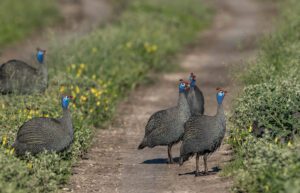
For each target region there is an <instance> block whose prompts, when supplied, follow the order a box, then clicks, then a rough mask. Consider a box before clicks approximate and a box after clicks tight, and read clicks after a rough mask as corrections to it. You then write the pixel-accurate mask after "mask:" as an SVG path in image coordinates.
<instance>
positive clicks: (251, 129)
mask: <svg viewBox="0 0 300 193" xmlns="http://www.w3.org/2000/svg"><path fill="white" fill-rule="evenodd" d="M248 131H249V133H251V132H252V131H253V128H252V125H250V127H249V129H248Z"/></svg>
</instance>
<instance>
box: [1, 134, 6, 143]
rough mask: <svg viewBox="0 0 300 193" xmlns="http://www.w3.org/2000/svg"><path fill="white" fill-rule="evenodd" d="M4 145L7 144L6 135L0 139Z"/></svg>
mask: <svg viewBox="0 0 300 193" xmlns="http://www.w3.org/2000/svg"><path fill="white" fill-rule="evenodd" d="M6 143H7V137H6V135H4V136H3V137H2V145H6Z"/></svg>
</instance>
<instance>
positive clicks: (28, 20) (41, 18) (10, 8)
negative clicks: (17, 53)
mask: <svg viewBox="0 0 300 193" xmlns="http://www.w3.org/2000/svg"><path fill="white" fill-rule="evenodd" d="M57 6H58V5H57V1H41V0H22V1H18V0H1V1H0V25H1V27H0V45H1V46H4V45H7V44H9V43H13V42H16V41H18V40H20V39H22V38H24V37H26V36H27V35H28V34H30V33H31V32H33V31H34V30H35V29H39V28H41V27H44V26H47V25H50V24H53V23H54V22H55V21H57V19H58V18H59V12H58V7H57Z"/></svg>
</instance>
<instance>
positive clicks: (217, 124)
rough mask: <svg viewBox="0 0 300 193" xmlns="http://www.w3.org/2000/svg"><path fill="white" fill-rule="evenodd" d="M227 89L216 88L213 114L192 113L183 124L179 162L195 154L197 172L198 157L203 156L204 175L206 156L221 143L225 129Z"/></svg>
mask: <svg viewBox="0 0 300 193" xmlns="http://www.w3.org/2000/svg"><path fill="white" fill-rule="evenodd" d="M226 93H227V91H225V90H224V89H221V88H217V93H216V99H217V103H218V107H217V113H216V115H215V116H208V115H200V114H195V115H192V116H191V117H190V118H189V119H188V121H187V122H186V123H185V125H184V134H183V137H182V144H181V147H180V159H179V164H180V165H182V164H183V163H184V162H185V161H187V160H188V159H189V158H190V157H191V156H193V155H194V154H196V171H195V175H196V176H198V175H200V172H199V157H200V156H203V161H204V172H203V174H204V175H207V174H208V168H207V158H208V155H210V154H212V153H213V152H215V151H216V150H217V149H218V148H219V147H220V146H221V143H222V140H223V138H224V136H225V131H226V117H225V113H224V109H223V105H222V103H223V100H224V98H225V96H226Z"/></svg>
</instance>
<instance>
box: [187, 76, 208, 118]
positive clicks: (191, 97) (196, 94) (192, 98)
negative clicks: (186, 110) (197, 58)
mask: <svg viewBox="0 0 300 193" xmlns="http://www.w3.org/2000/svg"><path fill="white" fill-rule="evenodd" d="M189 81H190V91H189V93H188V98H187V99H188V102H189V105H190V109H191V114H192V115H194V114H197V113H200V114H203V113H204V96H203V93H202V91H201V90H200V89H199V88H198V87H197V85H196V76H195V75H194V74H193V73H191V75H190V77H189Z"/></svg>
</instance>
